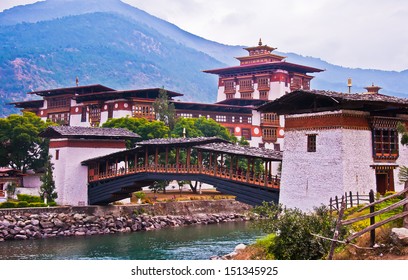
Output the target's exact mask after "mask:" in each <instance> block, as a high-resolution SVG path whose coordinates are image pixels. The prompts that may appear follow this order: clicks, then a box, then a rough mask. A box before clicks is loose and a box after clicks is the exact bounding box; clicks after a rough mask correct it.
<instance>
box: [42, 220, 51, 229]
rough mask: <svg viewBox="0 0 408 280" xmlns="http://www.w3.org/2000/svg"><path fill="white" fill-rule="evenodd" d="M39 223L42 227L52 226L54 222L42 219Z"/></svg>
mask: <svg viewBox="0 0 408 280" xmlns="http://www.w3.org/2000/svg"><path fill="white" fill-rule="evenodd" d="M40 225H41V227H42V228H52V227H53V226H54V224H53V223H51V222H43V221H41V222H40Z"/></svg>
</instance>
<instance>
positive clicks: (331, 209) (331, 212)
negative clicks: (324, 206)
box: [330, 197, 333, 216]
mask: <svg viewBox="0 0 408 280" xmlns="http://www.w3.org/2000/svg"><path fill="white" fill-rule="evenodd" d="M332 214H333V199H332V198H331V197H330V216H331V215H332Z"/></svg>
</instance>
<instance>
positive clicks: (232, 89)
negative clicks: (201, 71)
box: [224, 81, 235, 98]
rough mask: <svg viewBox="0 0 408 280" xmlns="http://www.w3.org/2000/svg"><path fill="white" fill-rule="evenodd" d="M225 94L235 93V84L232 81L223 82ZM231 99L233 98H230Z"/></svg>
mask: <svg viewBox="0 0 408 280" xmlns="http://www.w3.org/2000/svg"><path fill="white" fill-rule="evenodd" d="M224 87H225V90H224V91H225V92H226V93H227V92H228V93H232V92H235V82H234V81H225V82H224ZM232 98H233V97H232Z"/></svg>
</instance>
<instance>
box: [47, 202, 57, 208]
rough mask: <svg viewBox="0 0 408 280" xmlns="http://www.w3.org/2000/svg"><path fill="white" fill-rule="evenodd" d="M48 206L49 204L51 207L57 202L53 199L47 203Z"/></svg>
mask: <svg viewBox="0 0 408 280" xmlns="http://www.w3.org/2000/svg"><path fill="white" fill-rule="evenodd" d="M48 206H51V207H53V206H57V203H56V202H55V201H51V202H49V203H48Z"/></svg>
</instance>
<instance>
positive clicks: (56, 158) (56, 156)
mask: <svg viewBox="0 0 408 280" xmlns="http://www.w3.org/2000/svg"><path fill="white" fill-rule="evenodd" d="M55 160H59V150H55Z"/></svg>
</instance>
